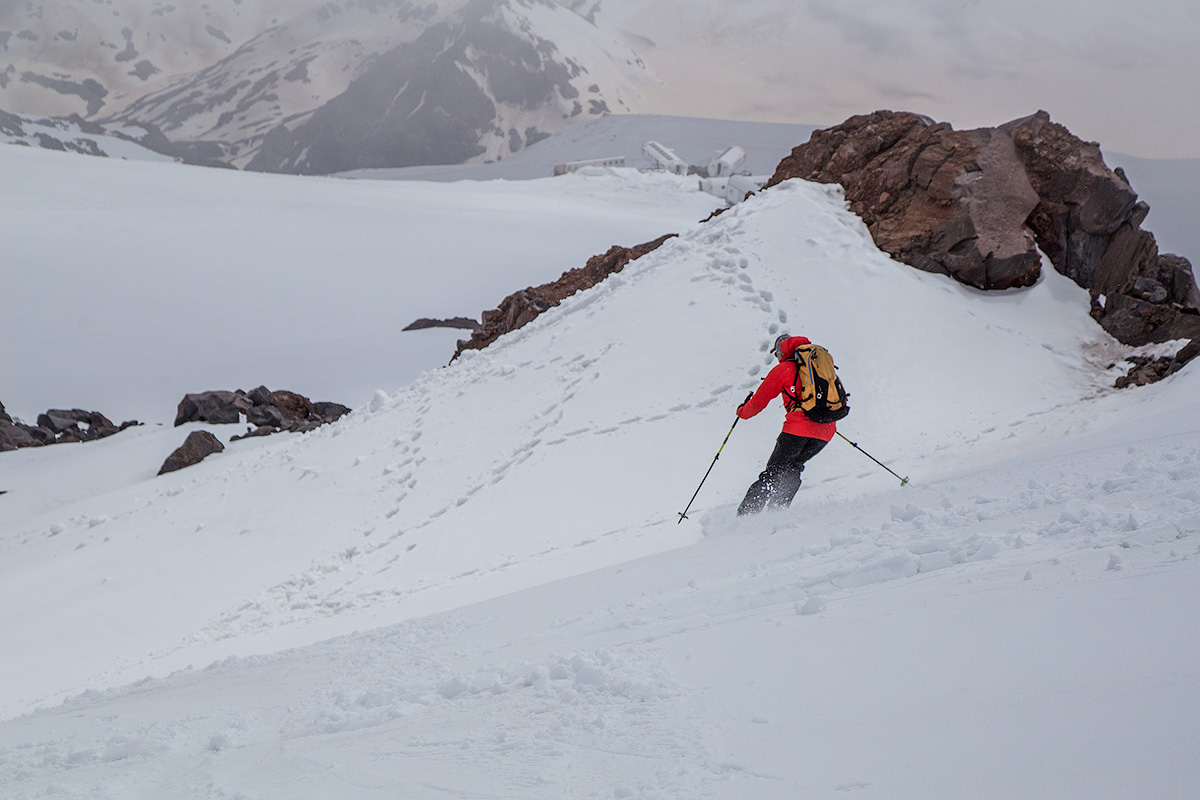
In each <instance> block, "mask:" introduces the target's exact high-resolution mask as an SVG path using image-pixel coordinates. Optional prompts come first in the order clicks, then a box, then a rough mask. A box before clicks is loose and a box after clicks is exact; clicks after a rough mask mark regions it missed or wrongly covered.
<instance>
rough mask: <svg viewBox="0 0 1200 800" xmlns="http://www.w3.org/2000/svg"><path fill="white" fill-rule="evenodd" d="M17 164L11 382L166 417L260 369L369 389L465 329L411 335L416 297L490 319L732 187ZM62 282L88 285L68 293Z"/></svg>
mask: <svg viewBox="0 0 1200 800" xmlns="http://www.w3.org/2000/svg"><path fill="white" fill-rule="evenodd" d="M0 170H2V171H3V174H4V175H5V180H4V181H3V182H0V207H2V208H3V213H4V220H5V221H4V231H5V240H6V248H7V253H8V255H7V258H8V263H9V264H10V265H12V267H11V268H10V269H8V270H7V271H6V274H5V279H4V284H5V291H4V292H3V293H0V341H4V342H7V343H9V346H10V348H11V351H10V353H9V354H8V355H6V356H5V365H4V369H3V370H2V372H0V402H3V403H4V405H5V407H6V408H7V409H8V412H9V413H10V414H13V415H15V416H18V417H22V418H24V419H26V420H27V421H30V422H32V421H33V420H34V419H35V418H36V416H37V415H38V414H40V413H42V412H44V411H45V410H46V409H47V408H75V407H84V406H86V407H87V408H88V409H89V410H92V409H94V410H98V411H100V412H102V413H104V414H106V415H108V416H110V417H113V418H119V419H120V420H124V419H139V420H141V421H143V422H151V423H161V422H166V423H170V422H171V421H172V420H173V419H174V414H175V407H176V405H177V404H178V402H179V400H180V399H181V398H182V397H183V395H184V394H186V393H188V392H196V391H205V390H208V389H218V388H227V389H234V388H243V389H246V390H249V389H252V388H254V387H255V386H257V385H259V384H264V383H265V384H267V385H268V386H269V387H270V388H272V389H276V388H287V389H291V390H293V391H298V392H301V393H302V394H304V395H306V396H309V397H312V398H313V399H319V400H333V401H336V402H341V403H344V404H346V405H349V406H351V407H357V406H360V405H362V404H365V403H366V402H367V401H369V400H370V399H371V396H372V394H373V392H374V391H375V390H376V389H379V388H393V387H396V386H400V385H403V384H405V383H407V382H408V381H410V380H411V379H412V378H413V377H415V376H416V375H418V374H419V373H420V372H421V371H422V370H425V369H432V368H434V367H438V366H441V365H443V364H445V363H446V362H447V361H448V360H449V358H450V356H451V355H452V354H453V352H454V342H455V340H456V339H457V338H459V337H461V336H462V335H463V332H462V331H446V330H432V331H418V332H412V333H401V329H402V328H404V326H406V325H407V324H408V323H410V322H412V321H413V320H415V319H417V318H418V317H454V316H468V317H476V318H477V317H478V315H479V313H480V312H481V311H482V310H483V309H485V308H492V307H494V306H495V305H496V304H497V303H498V302H499V301H500V300H501V299H502V298H504V297H505V296H506V295H508V294H509V293H511V292H513V291H514V290H516V289H519V288H523V287H525V286H529V285H533V284H540V283H543V282H545V281H549V280H553V279H554V278H557V277H558V276H559V274H561V273H562V272H563V271H564V270H567V269H572V268H574V267H578V266H582V265H583V263H584V262H585V261H586V260H587V259H588V258H590V257H591V256H593V255H595V254H596V253H602V252H604V251H605V250H607V249H608V248H609V247H611V246H612V245H614V244H621V245H625V246H631V245H634V244H639V243H641V242H644V241H647V240H649V239H653V238H656V237H658V236H660V235H662V234H663V233H665V232H668V231H675V230H681V229H682V228H684V227H686V226H689V225H691V224H692V223H694V222H695V221H696V220H698V219H702V218H703V217H705V216H707V215H708V214H709V213H710V212H711V211H712V210H713V209H714V208H715V207H716V206H717V205H719V201H718V200H717V199H716V198H714V197H712V196H711V195H707V194H703V193H701V192H699V191H697V188H696V187H695V186H694V184H693V182H690V181H683V180H681V179H675V178H664V177H660V178H656V179H650V180H646V179H642V178H638V179H637V180H636V181H634V180H632V179H631V178H630V177H628V176H621V175H605V176H598V177H593V178H587V179H585V178H582V177H572V178H571V179H569V180H565V181H564V180H557V181H552V180H550V179H546V180H543V181H537V182H533V183H524V184H520V185H514V184H509V183H505V182H500V181H497V182H491V183H487V184H481V185H470V184H464V185H461V186H451V185H435V184H419V185H416V184H410V185H407V186H398V185H396V184H390V183H376V182H366V183H351V182H348V181H336V180H299V179H294V178H286V177H272V176H262V175H254V174H247V173H237V172H232V171H228V170H206V169H196V168H190V167H184V166H180V165H172V164H150V163H115V162H108V161H106V160H104V159H88V158H81V157H73V156H68V155H64V154H61V153H48V152H43V151H31V150H28V149H26V148H16V147H12V148H0ZM98 198H101V199H102V202H99V203H98V202H97V199H98ZM464 214H470V222H469V223H466V222H464V219H463V215H464ZM468 227H469V229H470V231H471V233H472V235H471V236H464V235H463V232H464V230H466V229H467V228H468ZM535 242H536V246H532V244H531V243H535ZM48 286H56V287H82V286H86V287H87V290H86V292H82V293H81V294H79V295H77V296H74V298H73V300H72V302H71V303H70V304H69V308H70V309H71V310H70V312H69V313H63V312H62V311H61V308H60V303H61V302H63V301H62V300H61V298H59V295H57V294H53V293H49V294H48V293H46V291H45V290H46V287H48ZM32 298H39V299H38V300H37V301H33V300H32ZM55 298H59V299H55ZM47 304H49V305H47ZM66 365H69V366H66Z"/></svg>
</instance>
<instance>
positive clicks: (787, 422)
mask: <svg viewBox="0 0 1200 800" xmlns="http://www.w3.org/2000/svg"><path fill="white" fill-rule="evenodd" d="M802 344H812V342H810V341H809V340H808V339H806V338H804V337H803V336H793V337H791V338H790V339H784V340H783V343H782V344H781V345H780V346H779V352H780V353H781V358H780V361H779V363H778V364H776V365H775V367H774V368H773V369H772V370H771V371H770V372H768V373H767V377H766V378H765V379H764V380H763V382H762V385H761V386H759V387H758V391H757V392H755V393H754V396H753V397H751V398H750V399H749V400H747V401H746V403H745V405H743V406H742V407H741V408H739V409H738V411H737V415H738V416H739V417H740V418H741V419H750V418H751V417H753V416H754V415H755V414H757V413H758V412H760V411H762V410H763V409H764V408H766V407H767V403H769V402H771V401H772V400H774V399H775V398H776V397H777V396H779V395H780V394H782V393H783V390H784V389H787V391H788V394H791V392H792V386H794V385H795V386H796V391H799V390H800V387H799V386H798V385H796V362H795V361H793V360H791V356H792V353H794V352H796V348H797V347H799V346H800V345H802ZM786 406H787V400H786V399H785V400H784V407H785V408H786ZM783 432H784V433H790V434H792V435H793V436H805V437H807V438H809V439H820V440H821V441H823V442H828V441H829V440H830V439H832V438H833V435H834V433H836V432H837V423H836V422H813V421H812V420H811V419H809V418H808V417H806V416H804V412H803V411H789V412H788V415H787V417H786V418H785V419H784V421H783Z"/></svg>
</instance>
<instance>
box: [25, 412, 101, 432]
mask: <svg viewBox="0 0 1200 800" xmlns="http://www.w3.org/2000/svg"><path fill="white" fill-rule="evenodd" d="M89 417H90V414H89V412H87V411H83V410H82V409H78V408H75V409H72V410H70V411H65V410H63V409H55V408H52V409H50V410H49V411H47V412H46V413H45V414H39V415H38V419H37V424H38V427H40V428H49V429H50V430H52V431H54V432H55V433H62V432H63V431H65V430H67V429H68V428H71V427H75V426H76V425H78V424H79V423H80V422H83V423H88V422H89ZM111 426H112V423H111V422H110V423H109V427H111Z"/></svg>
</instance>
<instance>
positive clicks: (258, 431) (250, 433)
mask: <svg viewBox="0 0 1200 800" xmlns="http://www.w3.org/2000/svg"><path fill="white" fill-rule="evenodd" d="M272 433H279V428H277V427H275V426H273V425H259V426H258V427H257V428H255V429H253V430H251V429H249V428H247V429H246V432H245V433H243V434H242V435H240V436H230V437H229V441H231V442H237V441H240V440H242V439H252V438H254V437H256V436H270V435H271V434H272Z"/></svg>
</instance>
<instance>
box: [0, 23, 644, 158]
mask: <svg viewBox="0 0 1200 800" xmlns="http://www.w3.org/2000/svg"><path fill="white" fill-rule="evenodd" d="M574 5H576V6H578V4H574ZM3 11H4V13H3V14H0V44H2V45H4V46H5V47H7V48H8V49H7V51H6V53H5V54H6V55H7V56H8V59H9V61H10V64H9V66H8V67H7V69H6V71H4V72H2V73H0V75H2V76H3V77H2V78H0V107H5V108H8V109H10V110H19V111H26V112H29V113H41V114H60V115H65V114H67V113H78V114H81V115H84V116H87V117H90V118H97V119H103V120H114V121H119V122H126V123H128V122H141V123H149V124H153V125H155V126H157V127H158V128H160V129H161V130H162V131H163V132H164V133H165V134H166V135H167V136H168V138H170V139H171V140H172V141H174V142H176V143H178V144H179V145H180V147H181V148H183V152H184V153H185V154H186V155H188V156H189V158H192V159H194V160H221V161H224V162H225V163H229V164H232V165H235V166H239V167H240V166H246V165H247V164H250V165H251V166H252V167H253V168H254V169H261V170H268V171H289V172H322V173H324V172H332V171H336V170H340V169H351V168H356V167H379V166H407V165H410V164H423V163H458V162H462V161H466V160H471V159H475V160H486V159H498V158H502V157H504V156H505V155H507V154H509V153H512V152H516V151H517V150H520V149H521V148H522V147H524V146H526V145H527V144H529V143H531V142H534V141H537V140H538V139H539V138H542V137H544V136H546V135H548V134H549V133H553V132H555V131H557V130H559V129H560V128H562V127H563V126H564V125H565V124H567V122H568V121H570V120H573V119H580V118H586V117H588V116H593V115H597V114H603V113H608V112H609V111H614V112H616V111H628V110H631V109H632V108H634V107H636V105H637V102H638V97H639V91H640V88H639V87H640V86H641V85H643V84H645V83H646V81H647V80H648V76H647V74H646V71H645V68H644V65H643V64H642V63H641V61H640V59H639V58H638V56H637V55H636V54H635V53H634V52H633V51H632V50H631V49H630V48H629V47H628V45H626V44H625V43H624V42H623V41H622V40H621V37H620V36H619V35H618V34H615V33H610V32H605V31H602V30H601V29H600V28H599V27H597V26H596V24H595V23H594V16H593V15H589V13H588V9H585V8H578V9H575V10H573V9H571V8H568V7H567V6H565V5H561V4H559V3H556V2H551V0H442V1H441V2H438V3H420V2H415V1H412V2H410V1H409V0H343V2H338V3H300V4H289V3H272V2H270V0H222V1H221V2H215V3H212V4H209V3H205V4H203V5H201V6H197V5H188V6H176V5H174V4H169V3H163V2H155V3H153V4H152V5H150V4H145V3H138V2H130V3H122V4H119V5H118V6H116V7H114V8H113V9H112V10H111V11H110V10H109V8H108V6H85V5H74V6H68V7H63V8H55V9H49V10H47V9H45V8H41V7H38V6H36V5H35V4H32V3H31V4H28V5H27V6H26V5H19V4H9V5H6V6H5V8H4V9H3ZM114 42H123V43H124V47H123V49H121V48H119V47H118V46H117V45H116V44H114ZM268 134H271V138H270V140H269V145H268V147H267V149H266V151H265V152H262V153H261V154H260V147H261V146H262V145H263V142H264V140H265V139H266V137H267V135H268Z"/></svg>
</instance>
